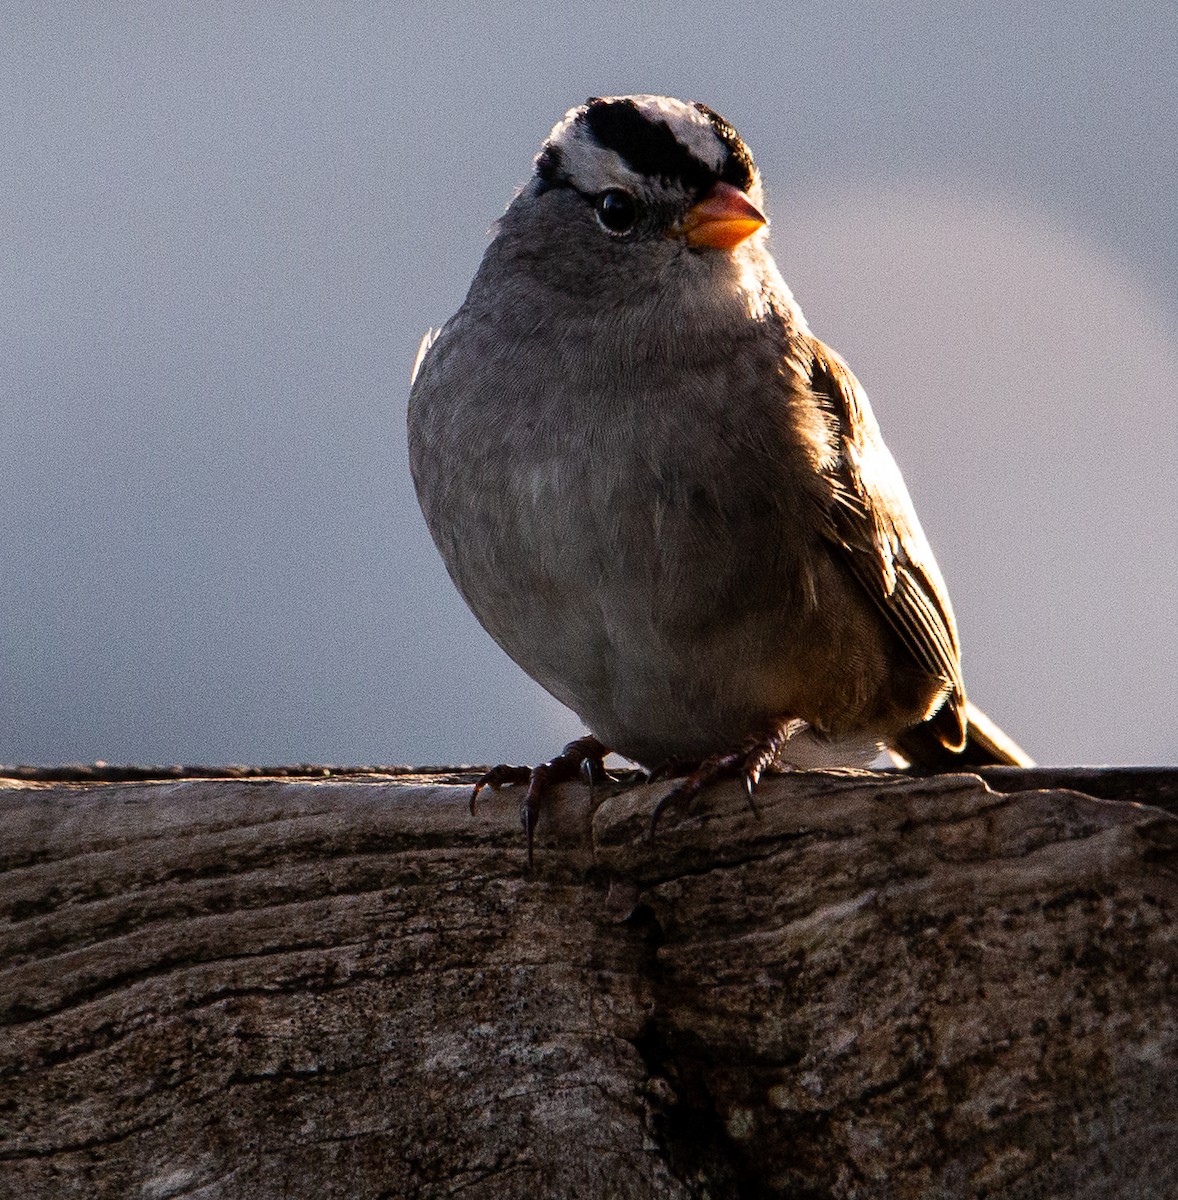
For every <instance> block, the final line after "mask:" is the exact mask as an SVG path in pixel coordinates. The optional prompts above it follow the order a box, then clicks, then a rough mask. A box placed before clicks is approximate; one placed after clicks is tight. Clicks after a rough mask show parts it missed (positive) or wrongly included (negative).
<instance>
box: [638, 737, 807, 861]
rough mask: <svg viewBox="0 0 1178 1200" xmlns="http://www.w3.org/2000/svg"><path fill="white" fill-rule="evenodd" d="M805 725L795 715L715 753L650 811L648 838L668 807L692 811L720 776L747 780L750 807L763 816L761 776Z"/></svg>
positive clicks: (746, 786) (651, 839) (651, 835)
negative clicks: (759, 798)
mask: <svg viewBox="0 0 1178 1200" xmlns="http://www.w3.org/2000/svg"><path fill="white" fill-rule="evenodd" d="M801 727H802V723H801V722H799V721H797V720H796V719H794V718H790V719H789V720H785V721H782V722H781V723H780V724H779V725H776V726H774V727H773V728H772V729H770V730H769V731H768V732H767V733H764V734H759V735H755V736H753V737H750V738H749V739H748V740H747V741H745V742H743V743H742V744H741V745H740V746H738V747H737V748H736V749H735V750H729V751H726V752H725V753H722V754H713V755H712V756H711V757H710V758H705V759H704V761H703V762H701V763H700V764H699V766H698V767H696V768H695V770H694V771H692V772H690V774H688V776H687V778H686V779H684V780H683V782H682V783H679V784H677V785H676V786H675V787H673V788H672V789H671V790H670V791H669V792H668V793H667V794H666V795H665V796H664V797H663V798H662V799H661V800H660V801H659V802H658V804H656V805H655V807H654V812H652V813H651V814H650V824H649V826H648V827H647V839H648V841H652V842H653V841H654V833H655V829H656V827H657V826H658V823H659V818H660V817H661V816H662V815H663V813H664V812H665V811H666V810H667V809H668V808H683V809H684V811H686V812H690V811H691V806H692V804H693V803H694V801H695V798H696V796H698V795H699V794H700V792H702V791H703V790H704V788H706V787H708V786H709V785H710V784H712V783H715V782H716V780H718V779H724V778H731V777H732V776H736V777H737V778H739V779H740V780H741V781H742V782H743V783H744V790H745V793H746V795H747V796H748V801H749V807H750V808H751V809H752V810H753V814H754V815H755V816H757V817H759V816H760V815H761V813H760V809H758V807H757V802H756V799H755V793H756V790H757V785H758V784H759V783H760V782H761V776H762V775H763V774H764V773H765V771H766V770H767V769H768V768H769V767H771V766H772V765H773V763H774V762H775V761H776V759H777V756H778V754H780V752H781V748H782V746H784V745H785V743H786V742H788V741H789V739H790V738H791V737H793V735H794V734H795V733H796V732H797V731H798V730H799V729H800V728H801Z"/></svg>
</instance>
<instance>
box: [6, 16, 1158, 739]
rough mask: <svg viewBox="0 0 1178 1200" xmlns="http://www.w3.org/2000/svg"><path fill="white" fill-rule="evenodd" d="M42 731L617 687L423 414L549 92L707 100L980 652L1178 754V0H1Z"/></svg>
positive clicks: (463, 725) (12, 271)
mask: <svg viewBox="0 0 1178 1200" xmlns="http://www.w3.org/2000/svg"><path fill="white" fill-rule="evenodd" d="M3 8H4V11H3V13H2V15H3V27H4V29H5V37H4V38H3V40H2V43H0V149H2V150H3V169H2V170H0V245H2V246H3V252H2V253H0V329H2V336H0V409H2V412H3V418H4V420H3V426H2V427H0V428H2V436H0V512H2V513H3V519H4V537H3V538H2V539H0V761H7V762H14V761H31V762H61V761H73V760H88V759H95V758H102V759H106V760H108V761H112V762H116V761H137V762H202V761H203V762H227V761H246V762H293V761H332V762H439V761H468V762H471V761H473V762H480V761H489V760H498V759H500V758H507V759H512V760H527V759H534V758H537V757H539V756H543V755H546V754H547V753H549V752H551V751H552V750H553V749H555V748H556V747H557V745H558V744H559V743H560V741H561V740H562V739H563V738H564V737H566V735H567V736H572V735H573V734H575V733H576V732H577V729H578V726H577V724H576V722H575V720H574V719H573V718H572V717H571V715H570V714H567V713H564V712H563V711H562V710H560V709H559V708H558V706H557V705H556V704H555V702H553V701H550V700H549V699H547V697H545V696H544V694H543V693H542V692H541V691H540V690H539V689H538V688H537V687H536V686H535V685H534V684H532V683H531V682H530V681H529V680H528V679H527V678H526V677H525V676H524V675H523V674H522V672H520V671H519V670H518V669H517V668H515V667H514V665H513V664H511V663H510V662H509V661H508V660H507V659H506V658H505V657H504V656H503V655H502V654H501V653H500V652H499V650H498V649H497V648H496V647H495V646H494V645H493V644H492V643H491V641H490V639H489V638H488V637H487V636H486V635H485V634H483V632H482V631H481V629H480V628H479V627H478V625H477V624H476V622H475V621H474V619H473V618H472V617H471V616H470V615H469V614H468V613H467V612H466V610H465V608H464V606H463V605H462V603H461V601H460V600H459V599H458V597H457V595H456V594H455V593H454V591H453V589H452V587H451V585H450V583H449V580H448V579H447V577H446V574H445V571H444V569H443V568H442V566H441V563H440V561H439V560H438V559H437V556H436V554H435V552H434V550H433V547H432V545H431V544H430V542H429V539H428V535H427V534H426V532H425V528H424V525H423V524H422V522H421V519H420V516H419V514H418V511H417V506H416V502H415V500H414V498H413V493H412V487H411V485H410V482H409V479H408V472H407V467H406V458H405V434H404V413H405V403H406V397H407V392H408V376H409V369H410V366H411V364H412V361H413V356H414V354H415V352H416V348H417V343H418V341H419V339H420V336H421V333H422V332H423V331H424V329H425V328H426V327H427V326H428V325H430V324H437V323H440V322H441V321H442V320H443V319H444V318H445V317H446V316H448V315H449V314H450V312H452V311H453V309H454V308H455V307H456V306H457V305H458V303H459V302H460V301H461V299H462V296H463V294H464V291H465V288H466V285H467V283H468V282H469V279H470V277H471V275H472V273H473V271H474V269H475V266H476V265H477V263H478V259H479V257H480V255H481V253H482V249H483V247H484V245H485V240H486V231H487V228H488V226H489V225H490V223H491V221H492V220H494V218H495V217H496V216H497V215H498V214H499V213H500V212H501V211H502V209H503V207H504V205H505V204H506V203H507V202H508V200H509V199H510V197H511V195H512V192H513V191H514V189H515V187H516V186H517V185H518V184H519V183H521V182H522V181H523V180H524V179H525V178H526V176H527V173H528V171H529V168H530V160H531V156H532V155H533V153H534V152H535V150H536V148H537V146H538V145H539V142H540V140H541V139H542V138H543V136H544V135H545V134H546V133H547V131H548V129H549V127H550V126H551V125H552V123H553V122H554V121H555V120H556V119H557V118H558V117H559V116H560V115H561V114H562V113H563V112H564V110H565V109H566V108H567V107H569V106H570V105H572V104H575V103H579V102H581V101H582V100H584V99H585V97H587V96H589V95H594V94H610V93H615V92H628V91H654V92H668V93H671V94H676V95H680V96H683V97H685V98H690V99H699V100H704V101H706V102H707V103H709V104H710V105H712V106H713V107H714V108H716V109H718V110H719V111H720V112H722V113H723V114H724V115H725V116H726V117H728V118H729V119H730V120H731V121H732V122H733V123H734V124H735V125H736V127H737V128H738V129H739V130H740V131H741V133H742V134H743V135H744V136H745V138H746V140H747V141H748V142H749V143H750V145H751V146H752V148H753V151H754V153H755V155H756V157H757V161H758V163H759V165H760V166H761V169H762V172H763V174H764V176H765V179H766V183H767V187H768V195H769V203H768V208H769V213H770V216H771V219H772V243H771V244H772V246H773V249H774V252H775V254H776V256H777V259H778V262H779V265H780V266H781V268H782V271H783V273H784V274H785V277H786V279H787V280H789V282H790V283H791V285H792V286H793V288H794V291H795V293H796V295H797V296H798V298H799V300H800V301H801V303H802V305H803V307H804V309H805V310H806V313H807V315H808V317H809V319H810V323H811V325H812V327H813V328H814V330H815V332H816V333H818V335H819V336H820V337H823V338H824V339H825V340H827V341H829V342H830V343H831V344H832V345H834V346H835V347H836V348H838V349H839V350H840V351H841V352H842V353H843V354H844V355H845V356H846V357H847V358H848V360H849V361H850V363H851V365H852V366H853V367H854V369H855V371H856V372H857V374H858V375H859V376H860V378H861V380H862V381H863V382H864V384H865V385H866V387H867V389H868V392H869V394H870V395H871V397H872V401H873V404H874V406H875V409H876V412H877V414H878V416H879V418H880V421H881V423H882V425H883V428H884V433H885V436H886V437H887V439H888V442H889V444H890V445H891V447H892V450H893V452H894V453H895V455H896V457H897V459H898V460H899V462H900V465H901V467H902V469H903V470H904V473H905V476H906V478H907V480H908V483H909V487H910V489H911V491H912V493H913V496H914V499H915V500H916V503H917V506H918V509H919V511H920V514H921V519H922V521H923V523H924V525H925V528H926V530H927V532H928V534H929V537H930V539H931V540H932V542H933V546H934V549H935V550H936V552H937V556H938V558H939V560H940V562H941V566H942V568H943V570H944V573H945V575H946V577H947V579H948V582H949V586H950V590H951V592H952V595H953V599H954V603H955V605H956V607H957V610H958V616H959V620H960V623H961V626H962V634H963V638H964V641H965V667H966V681H967V685H968V686H969V688H970V691H971V694H972V695H973V697H974V698H975V699H976V700H977V701H978V702H979V703H981V704H982V705H983V706H984V707H985V708H987V709H988V710H989V711H990V712H991V714H992V715H993V716H995V717H996V718H998V719H999V720H1000V721H1001V722H1002V723H1003V724H1005V725H1006V726H1007V727H1008V729H1009V730H1010V732H1011V733H1012V734H1014V735H1015V736H1017V737H1018V738H1019V739H1020V740H1022V741H1023V742H1024V744H1025V745H1026V746H1027V748H1028V749H1030V750H1031V751H1032V752H1033V753H1035V754H1036V755H1037V756H1038V757H1039V758H1040V759H1041V760H1042V761H1045V762H1158V763H1178V733H1176V732H1175V729H1174V718H1175V713H1176V708H1178V705H1176V703H1175V702H1176V700H1178V671H1176V667H1178V654H1176V649H1175V632H1174V626H1173V614H1174V613H1175V611H1178V573H1176V569H1175V558H1176V553H1178V476H1176V472H1175V470H1174V467H1173V455H1174V448H1175V446H1176V445H1178V237H1176V236H1175V233H1176V230H1178V200H1176V196H1178V138H1176V137H1175V132H1174V131H1175V127H1176V122H1178V72H1176V71H1174V69H1173V54H1174V48H1175V46H1176V45H1178V7H1176V6H1175V5H1174V4H1173V3H1171V2H1170V0H1165V2H1162V3H1158V4H1156V5H1146V4H1129V5H1128V6H1121V7H1119V8H1117V9H1116V10H1114V9H1110V8H1108V6H1106V5H1104V4H1101V5H1097V4H1095V3H1092V4H1065V3H1054V2H1051V0H1048V2H1046V3H1042V4H1039V5H1036V6H1028V5H1024V4H1018V5H1015V4H1003V3H991V4H987V5H985V6H981V5H977V6H966V5H960V6H953V5H946V4H944V3H928V4H918V3H886V2H881V3H878V4H874V5H856V4H849V3H826V4H817V3H798V4H791V5H789V6H781V5H777V4H773V5H769V4H765V5H754V4H745V5H741V4H739V3H733V4H727V5H715V4H710V5H703V4H698V3H694V2H686V3H684V2H681V3H676V4H674V5H670V4H651V5H647V6H645V7H644V8H643V10H642V12H641V13H637V14H636V13H634V12H633V11H631V8H630V6H629V5H627V4H614V3H595V4H592V5H584V6H579V7H571V6H570V7H567V8H564V9H555V8H554V7H553V6H551V5H548V4H543V5H541V4H535V5H531V4H522V5H508V4H494V3H492V4H487V5H483V6H481V7H480V10H479V13H478V15H476V14H474V13H473V11H468V9H467V7H465V6H457V5H451V4H445V3H441V4H439V3H433V4H431V5H429V6H428V9H426V7H425V6H422V10H421V11H416V10H409V9H403V8H398V7H396V6H387V5H377V4H352V5H347V6H343V5H321V6H311V5H299V4H293V5H292V4H272V5H267V4H256V5H249V6H238V5H229V4H223V5H222V4H205V5H199V6H190V7H189V9H188V11H180V6H158V7H154V8H153V7H149V6H147V5H138V4H120V3H117V2H113V3H109V4H106V5H102V6H87V7H86V8H85V9H84V10H83V8H82V6H74V5H69V4H63V5H55V6H52V8H51V7H50V6H48V5H32V6H23V5H22V6H17V5H13V4H6V5H4V6H3Z"/></svg>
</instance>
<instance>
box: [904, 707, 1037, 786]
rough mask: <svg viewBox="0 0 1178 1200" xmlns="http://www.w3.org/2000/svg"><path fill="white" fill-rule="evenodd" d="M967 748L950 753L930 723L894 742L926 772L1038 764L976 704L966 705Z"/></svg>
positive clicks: (909, 758) (910, 760)
mask: <svg viewBox="0 0 1178 1200" xmlns="http://www.w3.org/2000/svg"><path fill="white" fill-rule="evenodd" d="M965 712H966V721H967V725H966V733H965V746H964V748H963V749H961V750H949V749H946V747H945V746H944V745H943V743H942V742H941V741H940V739H939V738H938V737H937V735H936V733H935V732H934V731H933V729H932V728H931V727H930V724H929V722H927V721H926V722H925V723H924V724H921V725H916V726H914V727H913V728H912V729H908V730H906V731H905V732H904V733H902V734H900V735H899V737H897V738H896V739H895V749H897V750H898V751H899V752H900V753H901V754H902V755H903V756H904V757H905V758H906V759H907V760H908V761H909V763H911V764H912V766H914V767H918V768H920V769H921V770H925V771H960V770H968V769H969V768H970V767H992V766H1007V767H1033V766H1034V765H1035V760H1034V759H1033V758H1031V756H1030V755H1029V754H1028V753H1027V752H1026V751H1025V750H1024V749H1023V748H1022V747H1021V746H1020V745H1019V744H1018V742H1016V741H1015V740H1014V738H1012V737H1011V736H1010V735H1009V734H1007V733H1006V732H1005V731H1004V730H1002V729H1000V728H999V727H998V726H997V725H995V724H994V722H993V721H991V720H990V718H989V717H988V716H986V714H985V713H984V712H982V710H981V709H980V708H978V707H977V705H976V704H972V703H971V702H970V701H968V700H967V701H966V702H965Z"/></svg>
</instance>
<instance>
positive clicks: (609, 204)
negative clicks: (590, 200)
mask: <svg viewBox="0 0 1178 1200" xmlns="http://www.w3.org/2000/svg"><path fill="white" fill-rule="evenodd" d="M637 217H638V206H637V204H635V203H634V197H633V196H631V195H630V193H629V192H623V191H622V189H621V188H610V190H609V191H608V192H602V193H601V195H600V196H598V197H597V219H598V221H600V222H601V226H602V228H603V229H606V230H608V231H609V232H610V233H627V232H628V231H629V230H630V229H632V228H633V226H634V222H635V220H636V219H637Z"/></svg>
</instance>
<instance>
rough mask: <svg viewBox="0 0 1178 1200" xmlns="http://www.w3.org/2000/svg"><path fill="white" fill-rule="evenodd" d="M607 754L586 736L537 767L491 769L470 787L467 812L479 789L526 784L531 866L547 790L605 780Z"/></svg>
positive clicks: (526, 821) (475, 802) (606, 774)
mask: <svg viewBox="0 0 1178 1200" xmlns="http://www.w3.org/2000/svg"><path fill="white" fill-rule="evenodd" d="M608 753H609V748H608V747H606V746H603V745H602V744H601V742H599V741H598V740H597V738H595V737H592V736H587V737H581V738H576V739H574V740H573V741H571V742H569V744H568V745H567V746H565V748H564V749H563V750H562V751H561V752H560V753H559V754H558V755H556V757H555V758H550V759H549V760H548V761H547V762H545V763H541V764H540V765H539V766H537V767H513V766H508V765H507V764H505V763H502V764H500V765H499V766H497V767H492V768H491V769H490V770H489V771H487V772H486V773H485V774H484V775H483V776H482V777H481V778H480V779H479V781H478V782H477V783H476V784H475V785H474V790H473V791H472V792H471V794H470V811H471V813H472V814H473V813H474V811H475V807H476V805H477V804H478V799H479V793H480V792H481V791H482V790H483V788H488V787H489V788H490V789H491V790H492V791H498V790H499V788H501V787H505V786H508V785H510V784H525V783H526V784H527V785H528V790H527V793H526V794H525V796H524V809H523V821H524V831H525V833H526V835H527V839H528V866H529V867H531V865H532V858H533V848H534V843H535V836H536V821H537V819H538V817H539V815H540V809H541V807H542V806H543V802H544V797H545V795H546V794H547V792H548V790H549V789H550V788H552V787H555V786H556V784H558V783H567V782H569V781H570V780H573V779H577V778H583V779H584V780H585V782H586V783H588V784H590V785H592V784H593V783H595V782H597V781H598V780H600V779H603V778H608V777H609V776H608V772H607V771H606V769H605V756H606V755H607V754H608Z"/></svg>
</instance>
